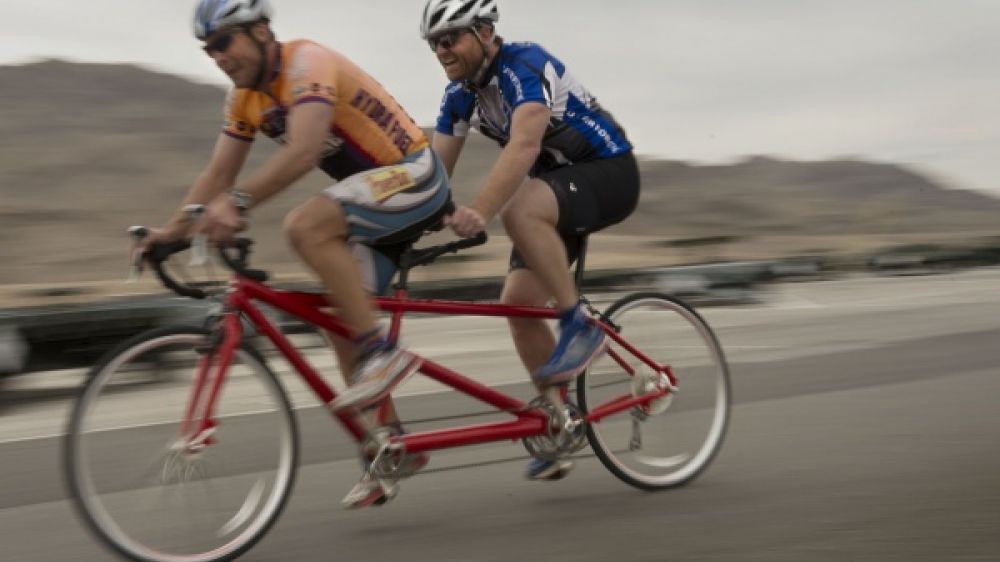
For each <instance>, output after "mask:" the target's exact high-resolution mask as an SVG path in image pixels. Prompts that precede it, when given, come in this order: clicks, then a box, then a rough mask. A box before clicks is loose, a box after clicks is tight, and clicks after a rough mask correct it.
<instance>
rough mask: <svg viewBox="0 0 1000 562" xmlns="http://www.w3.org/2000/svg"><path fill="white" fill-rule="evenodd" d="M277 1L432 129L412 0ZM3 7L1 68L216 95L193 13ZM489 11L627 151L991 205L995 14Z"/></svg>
mask: <svg viewBox="0 0 1000 562" xmlns="http://www.w3.org/2000/svg"><path fill="white" fill-rule="evenodd" d="M272 2H273V4H274V5H275V7H276V10H277V15H276V18H275V21H274V28H275V29H276V31H277V33H278V34H279V38H281V39H292V38H300V37H305V38H309V39H314V40H316V41H319V42H321V43H324V44H326V45H328V46H330V47H333V48H334V49H337V50H339V51H341V52H343V53H344V54H346V55H348V56H349V57H351V58H353V59H354V60H355V61H356V62H358V63H359V64H361V66H362V67H364V68H365V69H367V70H368V71H369V72H370V73H371V74H373V75H374V76H375V77H376V78H378V79H379V80H380V81H381V82H382V83H383V84H385V85H386V86H387V87H388V88H389V90H390V91H391V92H392V93H393V95H394V96H395V97H396V98H397V99H399V100H400V101H401V102H402V103H403V105H404V106H405V107H406V108H407V110H408V111H409V112H410V114H411V115H413V116H414V117H415V118H416V119H417V121H418V122H420V123H421V124H430V123H432V122H433V120H434V118H435V117H436V111H437V107H438V102H439V101H440V97H441V93H442V91H443V87H444V80H445V78H444V74H443V72H442V71H441V69H440V67H439V66H437V63H436V61H435V59H434V57H433V55H432V54H431V52H430V51H429V50H428V49H427V47H426V46H425V44H424V43H423V42H422V41H421V40H420V38H419V35H418V31H417V28H418V23H419V15H420V12H421V10H422V8H423V4H424V2H423V0H272ZM3 3H4V4H6V5H5V6H4V9H3V17H2V18H0V64H12V63H20V62H25V61H31V60H36V59H39V58H47V57H58V58H64V59H69V60H79V61H108V62H131V63H136V64H139V65H142V66H146V67H149V68H153V69H156V70H161V71H165V72H170V73H175V74H181V75H184V76H186V77H188V78H191V79H194V80H197V81H201V82H209V83H216V84H220V85H222V84H224V80H225V76H224V75H222V74H221V72H220V71H218V70H217V69H215V67H214V66H213V65H212V63H211V61H210V60H209V59H208V58H207V57H205V56H204V54H202V53H201V51H200V50H198V48H197V47H198V43H197V42H196V41H195V40H194V39H193V37H192V36H191V31H190V28H191V22H190V18H191V14H192V12H193V7H194V2H193V1H191V0H47V1H45V2H13V1H4V2H3ZM499 7H500V18H501V20H500V24H499V28H498V29H499V32H500V34H501V35H503V36H504V37H505V38H506V39H508V40H531V41H536V42H538V43H541V44H542V45H544V46H545V47H547V48H548V49H549V50H550V51H552V52H553V53H554V54H555V55H556V56H557V57H559V58H561V59H562V60H563V62H564V63H566V65H567V66H568V67H569V68H570V70H571V72H573V73H574V74H575V75H576V76H577V78H578V79H579V80H580V81H581V82H583V83H584V84H585V85H586V86H587V87H588V88H589V89H590V90H591V91H592V92H593V93H594V94H595V95H596V96H597V97H598V99H599V100H601V102H602V103H603V104H604V105H605V106H606V107H607V108H608V109H610V110H611V111H612V112H613V113H614V114H615V115H616V117H618V119H619V120H620V121H621V122H622V123H623V124H624V126H625V128H626V129H627V130H628V131H629V134H630V136H631V137H632V140H633V141H634V143H635V145H636V148H637V151H638V152H639V153H644V154H653V155H658V156H664V157H669V158H674V159H683V160H691V161H696V162H713V163H715V162H731V161H734V160H738V159H740V158H742V157H744V156H745V155H749V154H767V155H773V156H779V157H787V158H794V159H820V158H835V157H843V156H857V157H863V158H867V159H871V160H877V161H885V162H894V163H902V164H910V165H914V166H916V167H917V168H919V169H920V170H921V171H923V172H925V173H929V174H930V175H932V176H933V177H935V178H936V179H939V180H942V181H944V182H946V183H947V184H949V185H952V186H954V187H962V188H973V189H980V190H990V191H991V193H993V194H994V195H997V196H1000V63H998V61H1000V0H951V1H947V0H836V1H829V0H683V1H674V0H619V1H618V2H609V1H607V0H499ZM150 95H155V92H150ZM220 105H221V101H220Z"/></svg>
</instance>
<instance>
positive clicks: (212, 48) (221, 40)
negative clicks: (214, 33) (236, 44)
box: [202, 29, 238, 56]
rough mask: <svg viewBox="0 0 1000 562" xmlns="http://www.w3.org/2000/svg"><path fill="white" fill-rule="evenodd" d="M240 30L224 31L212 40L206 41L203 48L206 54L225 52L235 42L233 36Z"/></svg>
mask: <svg viewBox="0 0 1000 562" xmlns="http://www.w3.org/2000/svg"><path fill="white" fill-rule="evenodd" d="M237 31H238V30H236V29H234V30H232V31H230V32H228V33H224V34H222V35H220V36H218V37H216V38H215V39H212V40H211V41H210V42H208V43H206V44H205V46H204V47H202V50H203V51H205V54H207V55H208V56H212V54H213V53H225V52H226V51H227V50H228V49H229V47H230V46H232V44H233V37H235V36H236V32H237Z"/></svg>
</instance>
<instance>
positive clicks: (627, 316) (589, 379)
mask: <svg viewBox="0 0 1000 562" xmlns="http://www.w3.org/2000/svg"><path fill="white" fill-rule="evenodd" d="M605 316H606V317H607V318H609V319H610V321H611V322H612V323H613V324H614V325H616V326H618V327H619V328H620V333H621V335H622V336H623V337H624V338H625V340H626V341H628V342H629V343H630V344H631V345H633V346H634V347H635V348H637V349H638V350H639V351H641V352H642V353H643V354H645V355H647V356H648V357H649V358H651V359H652V360H653V361H655V362H657V363H659V364H661V365H667V366H669V367H670V369H671V372H672V373H673V374H674V375H675V376H676V378H677V388H678V390H677V391H676V392H674V393H671V394H668V395H667V396H666V397H664V398H660V399H657V400H655V401H654V402H653V403H651V404H650V405H649V406H648V407H639V406H637V407H634V408H631V409H626V410H624V411H622V412H620V413H618V414H616V415H612V416H608V417H606V418H603V419H601V420H599V421H597V422H595V423H591V424H590V425H589V426H588V428H587V439H588V440H589V441H590V445H591V447H592V448H593V449H594V452H595V453H596V454H597V457H598V458H599V459H600V460H601V462H602V463H604V465H605V466H606V467H607V468H608V469H609V470H610V471H611V472H612V473H614V474H615V476H617V477H619V478H620V479H622V480H624V481H625V482H627V483H629V484H631V485H633V486H636V487H638V488H642V489H645V490H657V489H662V488H671V487H675V486H681V485H683V484H686V483H687V482H690V481H691V480H692V479H693V478H695V477H696V476H697V475H698V474H699V473H701V472H702V471H703V470H704V469H705V468H706V467H707V466H708V465H709V463H710V462H711V461H712V458H713V457H714V456H715V454H716V453H717V452H718V450H719V447H720V446H721V445H722V440H723V437H724V435H725V432H726V426H727V424H728V420H729V402H730V386H729V384H730V383H729V369H728V367H727V365H726V360H725V357H724V355H723V352H722V348H721V347H720V346H719V343H718V340H717V339H716V337H715V335H714V334H713V332H712V330H711V328H709V326H708V324H707V323H706V322H705V321H704V319H702V318H701V316H699V315H698V313H697V312H695V311H694V310H693V309H691V308H690V307H689V306H687V305H686V304H684V303H683V302H681V301H679V300H677V299H675V298H673V297H670V296H668V295H664V294H659V293H637V294H633V295H629V296H626V297H624V298H622V299H620V300H618V301H617V302H615V303H614V304H612V305H611V307H610V308H609V309H608V310H607V312H606V313H605ZM610 349H611V350H613V351H615V352H617V354H618V355H619V356H620V357H621V358H622V359H623V360H624V361H625V362H626V363H627V364H628V365H629V366H630V367H631V368H632V369H633V370H634V372H635V373H634V375H633V374H630V373H629V372H628V371H626V370H625V369H624V368H623V367H622V366H621V365H620V364H619V363H618V362H617V361H615V360H614V359H613V358H612V357H611V355H610V354H605V355H602V356H601V357H600V358H598V359H597V360H596V361H594V363H593V364H592V365H591V366H590V368H589V369H588V370H587V372H585V373H584V374H582V375H581V376H580V378H579V379H578V381H577V399H578V400H579V403H580V407H581V409H582V410H583V411H584V412H590V411H591V410H592V409H594V408H595V407H598V406H600V405H601V404H603V403H607V402H609V401H611V400H613V399H615V398H618V397H622V396H625V397H628V396H639V395H641V394H644V393H646V392H649V391H650V390H652V389H655V388H656V385H657V384H661V383H662V381H661V380H660V379H659V377H660V376H661V375H658V374H656V373H655V371H654V370H653V369H650V368H649V367H648V366H647V365H645V364H644V363H642V362H641V361H640V360H639V359H638V358H636V357H635V356H634V355H632V354H630V353H629V352H628V351H626V350H624V349H623V348H622V347H621V346H619V345H618V344H616V343H614V342H612V344H611V348H610Z"/></svg>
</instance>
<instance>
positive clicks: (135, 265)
mask: <svg viewBox="0 0 1000 562" xmlns="http://www.w3.org/2000/svg"><path fill="white" fill-rule="evenodd" d="M128 235H129V236H131V237H132V240H134V241H135V242H141V241H142V240H143V239H144V238H145V237H146V236H149V229H148V228H146V227H145V226H130V227H129V228H128ZM143 263H144V260H143V259H142V248H139V247H136V248H135V249H134V250H132V257H131V261H130V264H129V268H128V278H127V279H126V280H125V282H126V283H135V282H137V281H139V278H140V277H142V272H143V269H144V268H143Z"/></svg>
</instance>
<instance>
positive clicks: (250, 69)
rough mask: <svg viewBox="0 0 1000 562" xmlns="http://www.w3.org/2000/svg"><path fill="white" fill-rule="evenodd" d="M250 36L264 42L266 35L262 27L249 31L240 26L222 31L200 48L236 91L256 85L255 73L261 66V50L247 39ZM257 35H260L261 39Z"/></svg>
mask: <svg viewBox="0 0 1000 562" xmlns="http://www.w3.org/2000/svg"><path fill="white" fill-rule="evenodd" d="M261 29H262V30H263V31H261ZM251 33H252V34H254V36H255V37H256V38H257V39H258V40H259V41H266V39H267V37H268V36H269V32H268V31H267V28H266V26H264V25H263V24H257V25H255V26H253V27H252V28H250V29H249V30H247V29H244V28H241V27H236V28H229V29H222V30H219V31H217V32H215V33H213V34H212V35H210V36H209V37H208V39H207V40H206V41H205V45H204V47H203V49H204V50H205V52H206V53H208V56H210V57H212V60H214V61H215V65H216V66H218V67H219V69H220V70H222V71H223V72H225V73H226V76H228V77H229V79H230V80H232V81H233V84H234V85H235V86H236V87H237V88H253V87H254V86H256V85H257V84H256V80H257V76H258V71H259V69H260V65H261V64H263V61H262V54H261V50H260V48H259V47H258V46H257V44H256V43H255V42H254V40H253V39H252V38H251V36H250V34H251ZM258 35H263V39H261V38H260V37H257V36H258Z"/></svg>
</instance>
